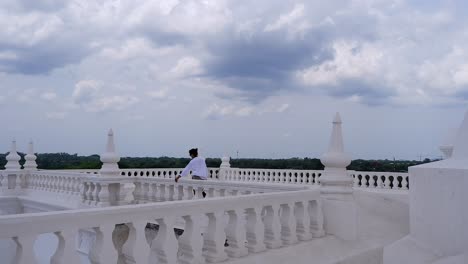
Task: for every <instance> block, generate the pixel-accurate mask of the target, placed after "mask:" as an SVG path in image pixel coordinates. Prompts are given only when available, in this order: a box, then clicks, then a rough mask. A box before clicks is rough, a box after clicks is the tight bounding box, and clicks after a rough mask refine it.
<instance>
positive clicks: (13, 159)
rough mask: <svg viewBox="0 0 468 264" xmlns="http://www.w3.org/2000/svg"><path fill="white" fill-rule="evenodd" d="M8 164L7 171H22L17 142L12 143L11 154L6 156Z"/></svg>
mask: <svg viewBox="0 0 468 264" xmlns="http://www.w3.org/2000/svg"><path fill="white" fill-rule="evenodd" d="M6 160H7V164H6V165H5V170H20V169H21V165H20V163H19V161H20V160H21V157H20V155H18V152H16V140H13V141H12V142H11V149H10V153H9V154H8V155H7V156H6Z"/></svg>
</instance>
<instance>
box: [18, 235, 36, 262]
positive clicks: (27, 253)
mask: <svg viewBox="0 0 468 264" xmlns="http://www.w3.org/2000/svg"><path fill="white" fill-rule="evenodd" d="M13 241H14V242H15V244H16V254H15V257H14V259H13V263H14V264H35V263H37V262H36V256H35V255H34V241H36V235H24V236H18V237H13Z"/></svg>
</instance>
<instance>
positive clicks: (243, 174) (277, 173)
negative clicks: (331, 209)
mask: <svg viewBox="0 0 468 264" xmlns="http://www.w3.org/2000/svg"><path fill="white" fill-rule="evenodd" d="M222 173H224V175H222V177H224V179H225V180H227V181H240V182H261V183H288V184H303V185H319V184H320V176H321V175H322V173H323V171H321V170H275V169H240V168H226V169H223V172H222Z"/></svg>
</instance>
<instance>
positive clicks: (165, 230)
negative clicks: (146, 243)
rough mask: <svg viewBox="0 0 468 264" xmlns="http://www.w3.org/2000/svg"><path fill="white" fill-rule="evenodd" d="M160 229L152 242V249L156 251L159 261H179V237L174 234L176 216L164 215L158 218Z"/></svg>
mask: <svg viewBox="0 0 468 264" xmlns="http://www.w3.org/2000/svg"><path fill="white" fill-rule="evenodd" d="M156 221H157V222H158V224H159V231H158V234H157V235H156V238H155V240H154V241H153V243H152V249H154V251H155V252H156V256H157V259H158V263H165V264H166V263H167V264H172V263H177V251H178V245H177V239H176V237H175V234H174V227H173V224H174V221H175V218H174V217H164V218H161V219H157V220H156Z"/></svg>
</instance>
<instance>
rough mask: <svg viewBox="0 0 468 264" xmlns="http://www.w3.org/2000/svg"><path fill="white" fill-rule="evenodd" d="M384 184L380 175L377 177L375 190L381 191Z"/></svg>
mask: <svg viewBox="0 0 468 264" xmlns="http://www.w3.org/2000/svg"><path fill="white" fill-rule="evenodd" d="M383 184H384V182H383V181H382V175H377V188H378V189H383V188H384V186H383Z"/></svg>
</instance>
